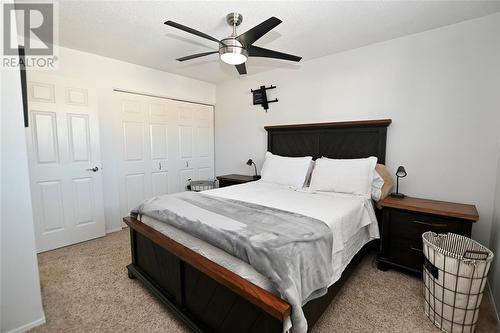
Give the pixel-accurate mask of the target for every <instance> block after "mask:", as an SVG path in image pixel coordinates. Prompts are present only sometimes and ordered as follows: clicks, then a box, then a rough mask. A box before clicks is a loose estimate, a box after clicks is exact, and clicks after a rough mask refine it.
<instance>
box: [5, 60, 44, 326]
mask: <svg viewBox="0 0 500 333" xmlns="http://www.w3.org/2000/svg"><path fill="white" fill-rule="evenodd" d="M1 76H2V78H1V86H2V87H1V91H2V95H1V96H2V98H1V99H2V108H1V112H0V113H1V136H0V137H1V158H0V159H1V216H2V217H1V220H0V239H1V241H0V244H1V250H0V260H1V265H0V272H1V274H0V276H1V287H0V332H9V331H14V330H15V331H21V330H23V331H24V329H28V328H30V327H32V326H35V325H38V324H41V323H43V322H45V315H44V312H43V308H42V300H41V294H40V281H39V276H38V263H37V258H36V252H35V235H34V228H33V215H32V210H31V194H30V185H29V172H28V159H27V152H26V139H25V133H24V122H23V113H22V112H23V105H22V99H21V81H20V76H19V72H18V71H11V70H7V71H6V70H2V71H1Z"/></svg>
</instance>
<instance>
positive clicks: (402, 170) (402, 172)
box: [391, 165, 407, 198]
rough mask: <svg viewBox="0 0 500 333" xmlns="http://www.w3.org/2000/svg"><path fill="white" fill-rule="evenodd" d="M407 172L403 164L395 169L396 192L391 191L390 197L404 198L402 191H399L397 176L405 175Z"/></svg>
mask: <svg viewBox="0 0 500 333" xmlns="http://www.w3.org/2000/svg"><path fill="white" fill-rule="evenodd" d="M406 175H407V173H406V170H405V167H404V166H402V165H401V166H399V167H398V170H397V171H396V192H395V193H394V192H392V193H391V197H393V198H404V197H405V195H404V194H403V193H399V178H404V177H406Z"/></svg>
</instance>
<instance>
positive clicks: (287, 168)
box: [260, 152, 312, 188]
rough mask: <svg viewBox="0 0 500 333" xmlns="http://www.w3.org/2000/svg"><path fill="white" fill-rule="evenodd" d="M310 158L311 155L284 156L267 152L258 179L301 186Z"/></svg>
mask: <svg viewBox="0 0 500 333" xmlns="http://www.w3.org/2000/svg"><path fill="white" fill-rule="evenodd" d="M311 160H312V157H311V156H306V157H284V156H279V155H274V154H271V153H270V152H267V153H266V158H265V161H264V165H263V166H262V170H261V172H260V174H261V178H260V179H261V180H263V181H265V182H270V183H276V184H282V185H290V186H293V187H297V188H302V187H303V186H304V182H305V180H306V176H307V170H308V169H309V166H310V165H311Z"/></svg>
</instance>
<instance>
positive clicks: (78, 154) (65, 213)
mask: <svg viewBox="0 0 500 333" xmlns="http://www.w3.org/2000/svg"><path fill="white" fill-rule="evenodd" d="M28 107H29V114H30V126H29V128H28V129H27V132H26V133H27V137H28V140H27V142H28V156H29V163H30V178H31V196H32V200H33V211H34V220H35V232H36V245H37V251H38V252H43V251H47V250H51V249H55V248H58V247H62V246H66V245H70V244H74V243H78V242H82V241H85V240H89V239H92V238H96V237H101V236H104V235H105V222H104V210H103V196H102V179H101V155H100V146H99V123H98V115H97V98H96V96H95V93H94V92H93V91H92V90H90V89H88V88H87V87H84V86H82V85H81V84H79V83H78V82H75V81H71V80H69V79H66V78H62V77H56V76H49V75H46V74H41V73H28Z"/></svg>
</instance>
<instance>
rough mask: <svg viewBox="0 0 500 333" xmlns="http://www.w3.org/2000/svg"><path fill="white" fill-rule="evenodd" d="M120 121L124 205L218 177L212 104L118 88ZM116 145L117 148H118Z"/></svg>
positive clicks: (126, 209) (123, 209)
mask: <svg viewBox="0 0 500 333" xmlns="http://www.w3.org/2000/svg"><path fill="white" fill-rule="evenodd" d="M115 102H116V108H117V114H118V115H119V117H120V121H121V135H122V137H121V147H119V149H120V150H121V158H120V163H119V164H120V165H119V170H118V172H119V173H120V206H121V207H120V210H121V215H122V216H127V215H128V214H129V213H130V210H131V209H133V208H135V207H136V206H137V205H138V204H139V203H140V202H141V201H142V200H144V199H146V198H149V197H152V196H157V195H162V194H168V193H175V192H180V191H185V190H186V185H187V184H188V180H189V179H192V180H214V134H213V130H214V127H213V123H214V122H213V116H214V114H213V112H214V110H213V107H212V106H209V105H202V104H197V103H190V102H182V101H175V100H170V99H165V98H157V97H149V96H144V95H138V94H131V93H122V92H115ZM117 148H118V147H117Z"/></svg>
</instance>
